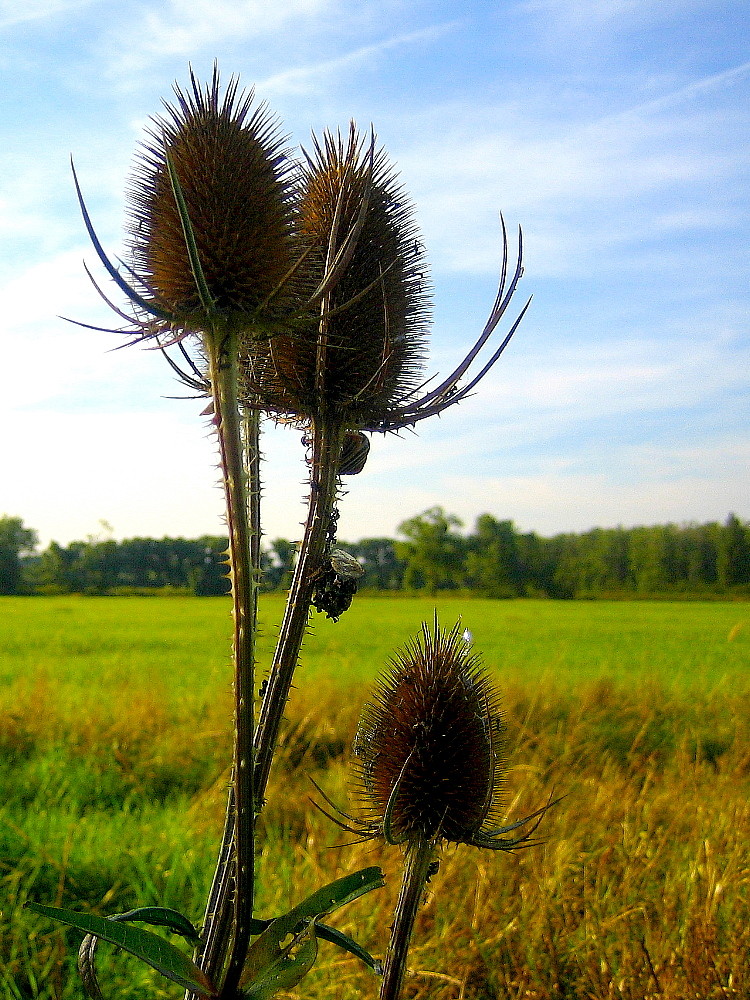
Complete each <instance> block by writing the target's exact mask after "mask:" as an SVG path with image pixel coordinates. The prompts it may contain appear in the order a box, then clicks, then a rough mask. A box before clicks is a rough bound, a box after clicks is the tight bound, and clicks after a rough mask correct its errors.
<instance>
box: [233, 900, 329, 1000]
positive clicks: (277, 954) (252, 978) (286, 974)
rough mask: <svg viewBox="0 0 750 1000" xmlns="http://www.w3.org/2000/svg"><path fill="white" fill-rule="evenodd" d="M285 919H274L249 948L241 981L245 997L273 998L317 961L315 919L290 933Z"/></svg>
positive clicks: (302, 975) (299, 978)
mask: <svg viewBox="0 0 750 1000" xmlns="http://www.w3.org/2000/svg"><path fill="white" fill-rule="evenodd" d="M283 920H284V918H281V923H279V921H278V920H274V922H273V923H272V924H271V926H270V927H269V928H268V929H267V930H265V931H264V932H263V933H262V934H261V936H260V937H259V938H258V940H257V941H255V942H253V945H252V947H251V948H250V951H249V952H248V956H247V961H246V963H245V968H244V972H243V975H242V980H241V981H240V991H241V993H242V996H243V997H245V1000H270V998H271V997H274V996H276V994H277V993H278V992H279V991H280V990H291V989H294V987H295V986H296V985H297V983H299V982H300V980H302V979H304V977H305V976H306V975H307V973H308V972H309V971H310V969H312V967H313V965H314V964H315V959H316V958H317V957H318V940H317V938H316V936H315V923H314V921H312V920H305V921H303V924H302V928H301V930H298V932H297V933H296V934H289V933H288V932H285V929H284V926H283ZM277 925H279V926H277Z"/></svg>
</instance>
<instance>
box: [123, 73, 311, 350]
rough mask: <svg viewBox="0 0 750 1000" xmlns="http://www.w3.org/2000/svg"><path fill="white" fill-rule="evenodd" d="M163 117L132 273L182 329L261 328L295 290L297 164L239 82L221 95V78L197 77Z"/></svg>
mask: <svg viewBox="0 0 750 1000" xmlns="http://www.w3.org/2000/svg"><path fill="white" fill-rule="evenodd" d="M175 94H176V98H177V100H176V103H175V104H169V103H167V102H165V108H166V114H165V115H163V116H159V117H155V118H154V119H153V123H152V126H151V129H150V132H149V141H148V142H146V143H144V148H143V149H142V151H141V153H140V156H139V160H138V162H137V165H136V169H135V171H134V174H133V177H132V179H131V184H130V189H129V198H130V208H129V215H130V223H129V230H130V251H131V258H132V261H131V266H132V273H133V274H134V275H136V276H137V278H138V280H139V282H140V283H141V284H142V285H143V287H145V288H146V289H147V290H148V293H149V294H150V296H152V298H153V301H154V304H155V305H156V306H157V307H158V308H159V309H161V310H163V311H165V312H167V313H169V314H170V315H171V316H173V317H175V318H176V323H173V324H172V325H171V327H172V329H174V328H175V325H178V326H179V327H181V328H183V329H192V330H205V329H206V327H207V326H210V325H211V322H212V319H213V321H215V320H216V317H217V316H218V317H220V319H221V320H222V321H228V322H232V323H234V324H236V325H237V326H238V327H239V328H240V329H251V330H252V329H255V328H256V327H257V326H258V325H260V326H261V328H262V326H263V321H264V320H266V321H268V320H269V317H272V316H273V314H274V311H277V312H278V311H280V310H281V309H283V308H284V307H285V305H287V304H288V296H290V295H291V294H292V293H293V289H292V288H291V284H290V283H289V282H288V281H286V282H285V276H287V275H288V273H289V271H290V269H292V268H293V262H294V250H293V246H292V232H291V230H292V219H291V216H292V212H291V205H290V185H289V163H288V161H287V160H286V158H285V155H284V152H283V149H282V145H283V140H282V139H281V137H280V136H279V132H278V127H277V124H276V122H275V120H274V119H273V117H272V116H271V115H270V114H269V112H268V111H267V109H266V108H265V107H264V106H263V105H260V106H258V107H256V108H255V109H252V100H253V95H252V92H251V93H245V92H241V91H238V81H237V80H236V78H232V79H231V80H230V81H229V84H228V86H227V88H226V91H225V93H224V97H223V99H222V98H221V97H220V86H219V73H218V70H217V69H216V68H214V73H213V78H212V80H211V83H210V85H209V84H206V85H205V87H202V86H201V85H200V83H199V82H198V81H197V80H196V78H195V76H194V75H193V74H192V73H191V88H190V90H189V91H188V92H187V93H185V92H183V91H182V90H180V89H179V87H176V86H175ZM168 160H170V161H171V164H172V166H173V169H174V172H175V174H176V177H177V180H178V182H179V188H180V190H181V192H182V196H183V198H184V201H185V206H186V208H187V214H188V217H189V221H190V226H191V228H192V231H193V235H194V239H195V246H196V249H197V256H198V260H199V262H200V267H201V270H202V272H203V276H204V278H205V284H206V286H207V289H208V293H209V295H210V298H211V300H212V303H213V310H212V316H206V308H205V301H204V299H203V298H202V297H201V295H200V294H199V288H198V286H197V282H196V275H195V269H194V267H193V265H192V263H191V259H190V254H189V251H188V246H187V241H186V236H185V232H184V227H183V223H182V219H181V216H180V212H179V209H178V204H177V199H176V195H175V190H174V185H173V183H172V180H171V178H170V173H169V165H168Z"/></svg>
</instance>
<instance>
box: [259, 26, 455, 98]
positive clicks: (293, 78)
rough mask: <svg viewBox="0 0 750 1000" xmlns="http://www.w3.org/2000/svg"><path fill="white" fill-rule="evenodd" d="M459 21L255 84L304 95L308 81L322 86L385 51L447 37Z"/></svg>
mask: <svg viewBox="0 0 750 1000" xmlns="http://www.w3.org/2000/svg"><path fill="white" fill-rule="evenodd" d="M460 23H461V22H460V21H448V22H444V23H442V24H435V25H431V26H429V27H427V28H420V29H419V30H417V31H410V32H407V33H405V34H401V35H395V36H393V37H391V38H386V39H383V40H382V41H379V42H374V43H372V44H370V45H362V46H360V47H359V48H356V49H353V50H352V51H351V52H346V53H344V54H343V55H339V56H336V57H334V58H332V59H325V60H322V61H320V62H314V63H310V64H309V65H306V66H299V67H296V68H293V69H289V70H285V71H284V72H282V73H275V74H274V75H273V76H270V77H267V78H266V79H265V80H262V81H260V83H259V84H258V86H259V89H260V90H262V92H263V93H264V94H288V93H300V92H306V91H307V90H308V89H309V87H310V83H311V81H313V80H314V81H316V82H317V83H319V84H320V83H323V82H324V81H325V80H326V79H327V78H330V76H332V75H334V74H336V73H340V72H341V70H345V69H348V68H350V67H352V66H360V65H362V64H364V63H367V62H369V61H371V60H373V59H374V58H376V57H378V56H380V55H382V54H383V53H384V52H388V51H389V50H391V49H399V48H402V47H405V46H409V45H417V44H420V43H422V42H431V41H433V40H435V39H436V38H440V37H441V36H443V35H445V34H448V33H449V32H450V31H453V30H454V29H455V28H456V27H458V26H459V25H460Z"/></svg>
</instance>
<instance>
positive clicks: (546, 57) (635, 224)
mask: <svg viewBox="0 0 750 1000" xmlns="http://www.w3.org/2000/svg"><path fill="white" fill-rule="evenodd" d="M214 59H218V61H219V65H220V68H221V70H222V73H223V74H224V78H225V79H226V78H228V77H229V75H230V74H232V73H236V74H239V76H240V78H241V81H242V83H243V84H245V85H246V86H248V87H249V86H252V85H254V86H255V89H256V94H257V97H258V99H262V100H265V101H267V102H268V103H269V104H270V106H271V107H272V109H273V110H274V111H275V112H276V113H277V114H278V115H279V117H280V118H281V120H282V121H283V124H284V128H285V131H286V132H288V134H289V136H290V141H291V143H292V144H293V145H295V146H296V145H299V144H302V145H305V144H308V145H309V137H310V132H311V130H314V131H315V132H317V133H320V132H321V131H322V129H324V128H333V129H335V128H337V127H345V126H346V125H347V123H348V121H349V119H350V118H355V119H356V120H357V121H358V123H359V124H360V125H362V126H363V127H365V128H366V127H368V126H369V125H370V123H371V122H372V123H373V124H374V126H375V129H376V131H377V133H378V137H379V140H380V141H381V142H382V143H383V144H384V145H385V147H386V148H387V149H388V151H389V153H390V155H391V158H392V159H393V160H394V161H395V162H396V163H397V164H398V166H399V168H400V170H401V175H402V180H403V182H404V185H405V186H406V188H407V190H408V191H409V192H410V194H411V196H412V198H413V200H414V202H415V204H416V208H417V216H418V219H419V221H420V225H421V227H422V230H423V233H424V238H425V243H426V245H427V248H428V254H429V257H430V260H431V263H432V280H433V284H434V289H435V294H434V300H435V319H434V329H433V334H432V339H431V361H430V370H431V371H444V370H446V369H448V367H449V366H452V365H453V364H455V362H456V361H457V360H459V359H460V357H462V356H463V353H464V352H465V350H466V348H467V347H468V345H469V343H470V342H471V341H472V339H473V338H474V337H476V335H477V334H478V332H479V331H480V329H481V327H482V326H483V324H484V320H485V317H486V314H487V312H488V311H489V308H490V306H491V304H492V300H493V298H494V294H495V282H496V276H497V271H498V266H499V259H500V249H501V247H500V235H499V224H498V213H499V212H500V211H502V212H503V214H504V216H505V219H506V220H507V222H508V225H509V229H510V230H511V231H513V230H514V229H515V227H516V226H517V225H518V224H520V225H522V226H523V231H524V244H525V268H526V269H525V275H524V278H523V280H522V283H521V288H520V291H519V294H518V302H517V307H518V309H520V308H521V306H522V305H523V301H524V299H525V297H526V296H528V295H530V294H533V296H534V299H533V302H532V305H531V308H530V310H529V312H528V314H527V316H526V318H525V320H524V322H523V325H522V326H521V328H520V329H519V331H518V333H517V334H516V337H515V338H514V340H513V342H512V343H511V345H510V347H509V348H508V350H507V352H506V354H505V355H504V356H503V358H502V359H501V361H500V362H499V364H498V365H497V366H496V368H495V369H493V371H492V372H491V373H490V375H489V376H488V377H487V378H486V379H485V381H484V382H483V383H482V385H481V386H480V388H479V389H478V391H477V392H476V394H475V395H474V396H473V397H472V398H471V399H469V400H467V401H466V402H464V403H463V404H462V405H461V406H460V407H454V408H452V409H450V410H448V411H447V412H446V413H445V414H444V415H443V416H442V417H441V418H440V419H437V420H431V421H425V422H424V423H422V424H421V425H420V427H419V433H418V434H417V435H413V434H405V435H404V436H403V437H401V438H395V437H388V438H380V437H378V438H376V440H375V441H374V443H373V450H372V453H371V458H370V460H369V462H368V465H367V467H366V470H365V472H364V473H363V474H362V475H360V476H358V477H353V478H351V479H349V480H348V481H347V485H348V489H349V493H348V495H347V497H346V498H345V500H344V501H343V503H342V504H341V513H342V516H341V521H340V537H342V538H345V539H347V538H348V539H350V540H353V539H356V538H360V537H363V536H372V535H378V534H389V535H392V534H393V533H394V532H395V530H396V527H397V525H398V523H399V522H400V521H401V520H403V519H404V518H405V517H408V516H411V515H413V514H416V513H419V512H420V511H422V510H424V509H426V508H428V507H430V506H433V505H435V504H442V505H443V506H444V507H445V508H446V510H448V511H450V512H453V513H455V514H457V515H458V516H459V517H461V518H462V519H463V520H464V521H465V523H466V525H467V528H471V527H472V526H473V523H474V519H475V518H476V517H477V516H478V515H479V514H481V513H483V512H489V513H492V514H493V515H495V516H496V517H498V518H512V519H513V520H515V522H516V524H517V525H518V526H519V528H521V529H523V530H536V531H538V532H540V533H542V534H546V535H548V534H553V533H555V532H558V531H564V530H585V529H587V528H589V527H593V526H595V525H601V526H608V525H616V524H624V525H632V524H653V523H660V522H665V521H677V522H682V521H688V520H696V521H706V520H712V519H720V520H723V519H724V518H725V517H726V515H727V514H728V513H729V512H730V511H735V512H736V513H737V514H738V515H739V516H740V517H743V518H748V517H750V507H749V506H748V499H747V498H748V496H750V471H749V470H750V440H749V437H748V423H749V421H748V401H749V395H750V394H749V393H748V376H750V337H749V335H748V318H749V316H750V309H749V308H748V306H749V305H750V283H749V282H748V277H749V271H750V267H749V266H748V232H749V230H750V196H749V195H748V191H749V190H750V186H749V185H748V180H750V143H749V142H748V134H749V133H748V125H749V124H750V101H749V100H748V98H749V97H750V10H749V9H748V8H747V6H746V4H745V2H744V0H732V2H729V0H723V2H722V0H717V2H713V0H520V2H495V3H491V2H488V0H466V2H462V3H460V4H459V3H456V2H454V3H451V2H447V0H444V2H441V0H408V2H407V0H377V2H374V0H372V2H371V0H356V2H354V0H285V2H284V3H283V4H282V3H271V2H267V0H255V2H252V0H251V2H248V0H190V2H187V0H171V2H154V0H152V2H149V3H134V2H129V0H121V2H119V3H117V4H113V3H110V2H109V0H25V2H24V3H23V4H19V3H17V0H0V74H1V75H2V79H1V80H0V88H1V89H2V94H3V100H2V104H0V138H1V139H2V142H1V143H0V286H1V293H2V303H3V309H2V319H1V320H0V352H1V355H0V356H1V357H2V364H3V370H4V373H5V377H4V380H3V392H2V393H1V394H0V421H1V426H2V431H1V432H0V514H1V513H3V512H5V513H8V514H11V515H18V516H21V517H22V518H23V519H24V521H25V523H26V524H27V525H29V526H31V527H33V528H35V529H36V530H37V531H38V532H39V534H40V536H41V538H42V541H43V542H46V541H48V540H49V539H51V538H54V539H57V540H58V541H60V542H66V541H69V540H70V539H73V538H83V537H86V536H88V535H97V534H101V533H102V532H103V531H104V530H105V529H103V528H102V527H101V525H100V521H102V520H104V521H107V522H108V523H109V524H110V525H111V526H112V530H113V532H114V535H115V537H130V536H133V535H136V534H141V535H156V536H161V535H164V534H171V535H177V534H183V535H187V536H195V535H198V534H201V533H204V532H209V533H213V532H217V533H218V532H220V531H221V530H222V522H221V513H222V500H221V494H220V491H219V489H218V485H217V482H218V476H217V472H216V469H215V457H214V450H213V442H212V440H211V436H210V434H209V432H208V428H207V426H206V422H205V418H202V417H201V416H200V415H199V411H200V409H201V405H199V404H197V403H196V402H195V401H188V400H182V399H174V398H169V397H173V396H175V395H179V394H180V393H181V391H182V390H181V389H180V387H179V386H178V385H177V383H176V382H175V381H174V379H173V377H172V376H171V374H170V372H169V370H168V368H167V366H166V365H165V363H164V362H163V360H162V359H161V357H160V356H159V355H158V354H157V353H154V352H149V351H145V350H143V349H140V348H129V349H127V350H113V348H115V347H116V346H117V345H118V343H119V341H118V339H117V337H116V336H114V335H109V334H104V333H93V332H91V331H86V330H83V329H81V328H79V327H76V326H72V325H70V324H67V323H65V322H63V321H62V320H60V319H58V318H57V317H58V316H59V315H65V316H72V317H75V318H76V319H80V320H83V321H86V322H93V323H97V322H101V323H102V324H103V325H105V326H107V325H112V324H111V319H110V317H109V316H108V314H107V311H106V308H105V307H104V306H103V305H102V304H101V302H100V301H99V300H98V298H97V296H96V293H95V292H94V290H93V288H92V287H91V285H90V284H89V283H88V281H87V279H86V277H85V274H84V272H83V266H82V261H83V260H84V259H85V260H87V261H88V262H89V263H90V264H92V265H93V264H94V263H95V258H94V254H93V252H92V250H91V249H90V247H89V246H87V241H86V237H85V234H84V229H83V225H82V222H81V219H80V216H79V214H78V211H77V206H76V203H75V198H74V192H73V185H72V180H71V175H70V169H69V157H70V155H71V154H72V155H73V156H74V158H75V162H76V167H77V170H78V173H79V177H80V180H81V184H82V186H83V188H84V191H85V194H86V198H87V201H88V205H89V209H90V211H91V213H92V216H93V217H94V219H95V222H96V225H97V229H98V231H99V235H100V237H101V239H102V241H103V242H104V244H105V245H106V246H107V248H108V249H109V250H110V251H111V252H112V253H113V254H117V253H118V252H119V251H120V250H121V247H122V235H123V221H124V206H125V200H124V190H125V186H126V182H127V178H128V175H129V172H130V169H131V167H132V163H133V155H134V153H135V151H136V148H137V145H138V142H139V140H140V139H141V138H142V135H143V129H144V126H145V125H146V124H147V122H148V118H149V116H150V115H152V114H155V113H158V112H159V110H160V101H161V99H162V98H169V97H170V94H171V87H172V83H173V82H174V81H175V80H176V81H177V82H179V83H180V84H182V85H185V84H186V83H187V79H188V63H191V64H192V66H193V67H194V68H195V70H196V71H197V73H198V74H199V75H200V76H201V77H203V78H205V77H207V76H208V74H209V73H210V71H211V66H212V63H213V61H214ZM299 437H300V435H299V433H297V432H294V431H291V430H288V429H274V428H269V430H268V432H267V433H266V435H265V438H264V447H265V454H266V456H267V462H266V472H265V482H266V487H265V497H266V505H265V531H266V534H267V535H269V536H270V537H275V536H278V535H281V536H284V537H287V538H297V537H299V535H300V529H299V522H300V520H301V519H302V517H303V508H302V506H301V499H302V497H303V495H304V492H305V491H304V485H303V483H304V478H305V470H304V467H303V465H302V464H301V463H300V456H301V447H300V442H299Z"/></svg>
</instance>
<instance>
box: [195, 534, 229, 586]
mask: <svg viewBox="0 0 750 1000" xmlns="http://www.w3.org/2000/svg"><path fill="white" fill-rule="evenodd" d="M196 544H197V549H198V553H197V555H198V557H199V559H200V561H199V562H198V564H197V567H196V566H195V564H193V568H192V569H191V571H189V580H188V582H189V584H190V587H191V590H192V591H193V593H194V594H195V595H196V597H220V596H222V595H224V594H228V593H229V592H230V590H231V585H230V582H229V578H228V575H227V548H228V546H229V540H228V539H227V538H223V537H221V536H217V535H203V536H201V538H199V539H198V540H197V543H196Z"/></svg>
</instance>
